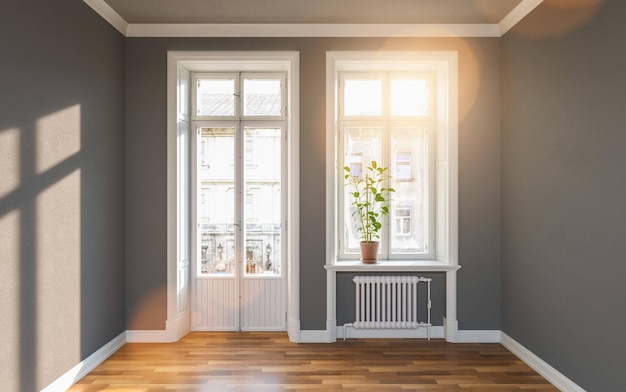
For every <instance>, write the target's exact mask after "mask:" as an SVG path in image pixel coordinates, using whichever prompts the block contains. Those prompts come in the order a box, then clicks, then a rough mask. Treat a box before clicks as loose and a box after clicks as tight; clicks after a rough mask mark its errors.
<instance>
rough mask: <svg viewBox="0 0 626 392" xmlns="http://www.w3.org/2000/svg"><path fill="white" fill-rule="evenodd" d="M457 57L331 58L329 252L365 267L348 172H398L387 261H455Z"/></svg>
mask: <svg viewBox="0 0 626 392" xmlns="http://www.w3.org/2000/svg"><path fill="white" fill-rule="evenodd" d="M456 56H457V55H456V53H454V52H424V53H422V52H389V53H385V52H371V53H369V52H328V53H327V60H328V61H327V66H328V68H327V72H328V76H327V86H328V88H327V91H329V94H328V97H329V102H328V104H327V143H328V153H329V154H331V156H333V157H334V162H333V163H334V164H333V165H332V168H331V169H330V170H328V171H327V178H328V180H329V181H328V182H327V188H328V189H329V192H328V195H327V196H328V198H327V202H328V203H329V204H330V205H331V206H330V208H329V211H330V212H331V214H327V230H328V235H327V237H328V238H327V244H329V245H328V246H330V247H332V248H329V249H328V251H327V254H328V255H329V256H330V258H331V261H330V262H331V263H333V262H336V261H339V262H340V261H344V260H345V261H349V260H356V259H358V258H359V256H360V249H359V242H360V237H359V233H358V231H357V229H356V227H357V225H355V222H354V218H353V216H352V212H353V211H352V207H351V197H352V196H351V194H350V193H349V191H348V189H347V188H346V186H345V183H344V176H343V167H345V166H348V167H350V170H351V172H352V173H353V174H355V173H363V172H365V170H366V168H367V167H368V166H370V164H371V162H372V161H376V162H377V164H378V165H379V166H386V167H389V173H390V174H391V176H392V178H391V180H390V181H389V184H388V186H391V187H393V188H394V189H395V193H393V194H392V204H391V208H390V213H389V215H387V216H385V217H384V221H383V228H382V231H381V236H380V247H379V253H380V254H379V260H381V261H383V262H384V261H385V260H407V261H411V260H431V261H440V262H447V263H451V264H452V263H455V262H456V260H453V258H456V246H457V235H456V230H457V227H458V223H457V221H458V218H457V215H458V214H457V210H458V207H457V204H456V203H457V202H456V200H457V185H456V180H457V168H456V161H457V145H456V143H457V139H456V137H457V122H456V116H457V104H456V99H457V93H456V83H457V70H456V65H457V58H456Z"/></svg>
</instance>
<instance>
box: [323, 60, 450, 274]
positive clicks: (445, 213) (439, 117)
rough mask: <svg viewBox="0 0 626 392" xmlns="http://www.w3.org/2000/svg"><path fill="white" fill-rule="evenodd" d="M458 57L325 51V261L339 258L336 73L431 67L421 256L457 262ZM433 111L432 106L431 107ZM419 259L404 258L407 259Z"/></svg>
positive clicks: (437, 262)
mask: <svg viewBox="0 0 626 392" xmlns="http://www.w3.org/2000/svg"><path fill="white" fill-rule="evenodd" d="M457 68H458V59H457V53H456V52H447V51H445V52H327V69H326V75H327V81H326V82H327V89H326V91H327V108H326V113H327V123H326V132H327V133H326V141H327V149H326V150H327V165H326V167H327V169H326V189H327V194H326V205H327V210H326V232H327V237H326V239H327V241H326V257H327V261H328V264H339V263H342V262H345V261H344V260H340V259H339V257H338V256H339V254H338V240H339V238H338V236H339V235H340V233H341V231H340V229H339V228H338V224H339V223H338V216H339V213H340V208H339V206H338V205H337V204H338V199H339V197H338V195H339V192H341V191H342V190H341V189H337V188H338V185H337V184H338V181H337V177H338V175H339V174H338V173H339V169H340V167H339V166H340V164H341V162H340V158H339V157H340V156H341V154H342V151H340V150H339V149H340V147H341V146H340V141H339V140H338V129H339V121H340V120H341V118H340V113H338V109H337V107H338V104H337V103H338V100H339V98H340V94H339V88H338V87H339V78H340V73H343V72H376V71H382V70H389V71H396V72H403V71H404V72H420V71H425V72H434V73H435V87H434V88H435V90H436V91H435V97H436V108H437V109H436V113H435V116H436V120H435V159H436V163H435V183H436V184H435V204H436V205H435V206H434V208H435V213H434V219H435V222H434V223H435V229H434V235H435V238H434V248H435V249H434V253H433V254H432V257H431V258H429V259H427V260H420V261H421V262H426V263H433V264H445V265H457V264H458V256H457V254H458V250H457V249H458V235H457V232H458V185H457V184H458V167H457V166H458V163H457V162H458V103H457V102H458V91H457V89H458V74H457V73H458V70H457ZM431 112H432V109H431ZM411 261H417V259H414V260H407V262H411Z"/></svg>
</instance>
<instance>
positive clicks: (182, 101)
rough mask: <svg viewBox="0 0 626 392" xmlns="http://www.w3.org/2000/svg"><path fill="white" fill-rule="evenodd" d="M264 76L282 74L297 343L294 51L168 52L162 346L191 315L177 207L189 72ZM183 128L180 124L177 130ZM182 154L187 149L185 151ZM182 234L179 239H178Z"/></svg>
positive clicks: (291, 308) (186, 246)
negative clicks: (243, 71) (251, 71)
mask: <svg viewBox="0 0 626 392" xmlns="http://www.w3.org/2000/svg"><path fill="white" fill-rule="evenodd" d="M242 65H243V66H244V67H246V66H248V67H249V68H250V69H254V70H258V69H259V65H260V66H261V67H263V68H262V70H263V71H264V72H283V71H285V72H287V75H288V76H287V81H288V83H287V84H286V88H287V89H288V97H289V98H288V101H287V102H286V107H287V113H288V122H289V130H290V131H289V135H288V140H287V143H288V152H287V155H288V161H289V167H288V174H287V177H288V180H287V181H288V189H287V190H286V191H287V198H288V201H287V204H288V206H287V209H288V213H287V216H286V224H285V226H286V227H288V229H287V235H288V238H289V241H288V246H287V254H285V255H284V257H285V262H286V264H285V267H286V268H288V270H287V276H288V277H287V285H288V293H289V295H288V298H287V301H288V303H287V318H288V322H287V332H288V334H289V338H290V340H291V341H294V342H299V341H301V339H302V338H301V333H300V288H299V277H300V265H299V263H300V257H299V253H300V248H299V238H300V235H299V227H300V225H299V216H300V214H299V200H300V198H299V188H300V185H299V182H300V181H299V132H300V131H299V129H300V128H299V125H300V115H299V97H300V92H299V89H300V87H299V85H300V81H299V79H300V78H299V70H300V60H299V53H298V52H295V51H269V52H255V51H249V52H248V51H243V52H240V51H227V52H196V51H190V52H178V51H172V52H168V55H167V75H168V76H167V96H168V100H167V101H168V102H167V195H168V197H167V199H168V203H167V221H168V225H167V227H168V231H167V248H168V251H167V320H166V331H165V335H164V338H163V341H168V342H173V341H176V340H178V339H180V338H181V337H182V336H184V335H185V334H187V333H188V332H189V331H190V327H191V318H190V317H191V315H190V312H189V307H188V297H189V294H190V291H189V284H188V283H189V275H190V271H189V268H188V260H181V256H180V255H181V254H182V253H183V252H188V251H189V250H190V249H191V248H192V244H191V243H190V241H189V237H190V236H189V235H188V232H189V231H190V227H191V225H190V222H189V217H188V214H186V213H185V211H184V209H183V208H181V205H183V204H184V203H185V202H186V201H187V200H189V198H190V195H189V191H188V189H189V187H188V186H187V185H188V184H187V183H186V182H185V181H188V177H189V163H190V159H189V154H188V151H186V150H185V148H186V146H188V136H189V133H190V126H189V120H190V119H189V117H191V116H190V113H183V112H184V111H186V110H187V109H186V108H190V106H191V103H190V102H189V99H190V98H191V92H190V90H191V89H190V88H189V87H190V86H189V84H190V83H191V77H190V73H191V72H215V71H224V72H228V71H231V70H233V69H235V68H236V69H239V70H240V69H241V66H242ZM181 124H184V125H181ZM187 150H188V148H187ZM183 234H184V235H183Z"/></svg>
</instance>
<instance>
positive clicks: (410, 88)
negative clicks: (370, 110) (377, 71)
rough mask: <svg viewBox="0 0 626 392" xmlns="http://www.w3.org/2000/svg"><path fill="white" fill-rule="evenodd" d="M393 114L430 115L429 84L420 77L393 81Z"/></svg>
mask: <svg viewBox="0 0 626 392" xmlns="http://www.w3.org/2000/svg"><path fill="white" fill-rule="evenodd" d="M391 114H392V115H393V116H426V115H428V84H427V83H426V81H425V80H420V79H395V80H392V81H391Z"/></svg>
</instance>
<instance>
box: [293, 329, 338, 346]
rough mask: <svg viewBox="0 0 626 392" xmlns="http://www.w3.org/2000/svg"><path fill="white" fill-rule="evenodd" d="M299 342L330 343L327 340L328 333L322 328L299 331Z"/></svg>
mask: <svg viewBox="0 0 626 392" xmlns="http://www.w3.org/2000/svg"><path fill="white" fill-rule="evenodd" d="M299 343H332V342H329V341H328V333H327V332H326V330H325V329H322V330H304V331H300V342H299Z"/></svg>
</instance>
